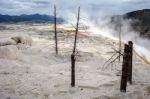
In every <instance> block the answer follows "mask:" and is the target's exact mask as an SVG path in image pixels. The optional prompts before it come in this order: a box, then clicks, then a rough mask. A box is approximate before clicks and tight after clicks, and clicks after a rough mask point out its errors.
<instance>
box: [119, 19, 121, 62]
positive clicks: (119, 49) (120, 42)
mask: <svg viewBox="0 0 150 99" xmlns="http://www.w3.org/2000/svg"><path fill="white" fill-rule="evenodd" d="M120 53H121V19H120V23H119V62H120V57H121V55H120Z"/></svg>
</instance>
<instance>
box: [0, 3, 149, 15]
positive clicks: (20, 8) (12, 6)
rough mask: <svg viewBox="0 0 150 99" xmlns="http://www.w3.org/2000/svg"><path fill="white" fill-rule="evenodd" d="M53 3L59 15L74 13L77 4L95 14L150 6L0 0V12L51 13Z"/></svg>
mask: <svg viewBox="0 0 150 99" xmlns="http://www.w3.org/2000/svg"><path fill="white" fill-rule="evenodd" d="M54 4H55V5H57V7H58V13H59V14H60V15H66V14H68V13H70V12H71V13H76V10H77V7H78V6H81V11H83V12H86V13H88V14H91V15H95V16H97V15H101V14H106V15H116V14H124V13H126V12H130V11H133V10H139V9H149V8H150V0H0V13H1V14H10V15H20V14H34V13H40V14H49V15H50V14H51V15H52V14H53V5H54Z"/></svg>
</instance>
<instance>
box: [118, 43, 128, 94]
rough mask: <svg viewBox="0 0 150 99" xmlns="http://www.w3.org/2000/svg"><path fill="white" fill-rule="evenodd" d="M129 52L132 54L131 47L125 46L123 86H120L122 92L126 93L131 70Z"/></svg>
mask: <svg viewBox="0 0 150 99" xmlns="http://www.w3.org/2000/svg"><path fill="white" fill-rule="evenodd" d="M129 52H130V47H129V45H127V44H125V48H124V55H123V64H122V76H121V84H120V91H121V92H126V87H127V79H128V69H129V57H130V55H129Z"/></svg>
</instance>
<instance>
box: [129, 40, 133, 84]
mask: <svg viewBox="0 0 150 99" xmlns="http://www.w3.org/2000/svg"><path fill="white" fill-rule="evenodd" d="M128 44H129V68H128V69H129V77H128V81H129V83H130V84H132V58H133V43H132V41H129V42H128Z"/></svg>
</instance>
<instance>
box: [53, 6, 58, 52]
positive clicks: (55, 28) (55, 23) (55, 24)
mask: <svg viewBox="0 0 150 99" xmlns="http://www.w3.org/2000/svg"><path fill="white" fill-rule="evenodd" d="M54 32H55V51H56V55H57V54H58V44H57V43H58V40H57V16H56V6H55V5H54Z"/></svg>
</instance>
